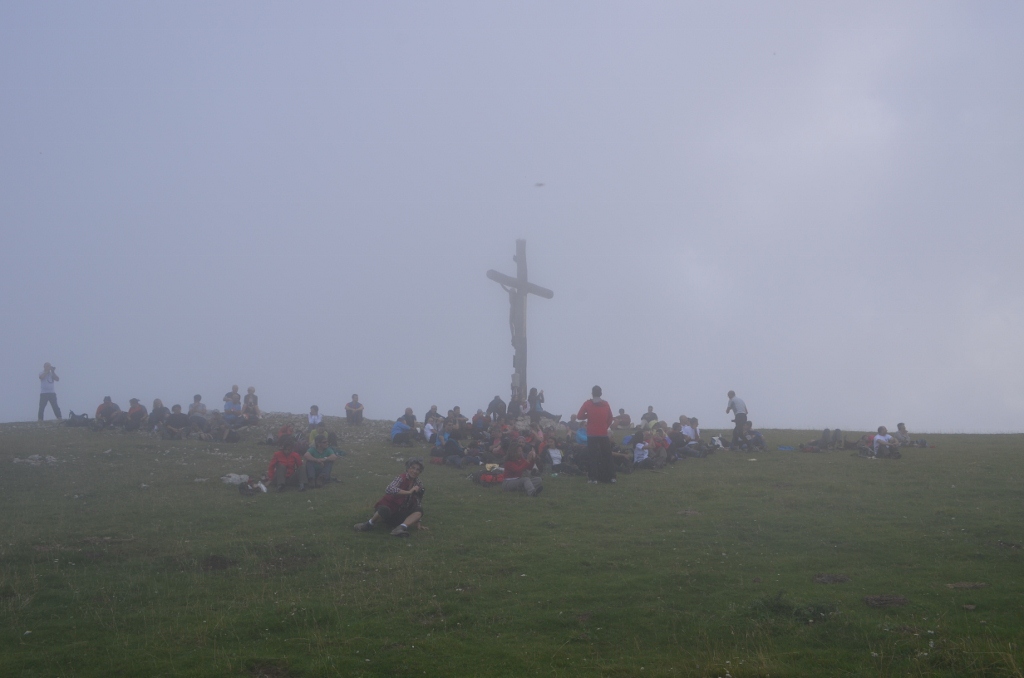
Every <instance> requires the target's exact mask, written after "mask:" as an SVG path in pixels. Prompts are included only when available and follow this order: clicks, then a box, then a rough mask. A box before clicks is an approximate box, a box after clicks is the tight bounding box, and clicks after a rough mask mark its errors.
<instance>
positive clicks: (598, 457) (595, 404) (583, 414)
mask: <svg viewBox="0 0 1024 678" xmlns="http://www.w3.org/2000/svg"><path fill="white" fill-rule="evenodd" d="M590 393H591V395H592V396H593V397H592V398H591V399H590V400H588V401H586V402H585V403H583V406H582V407H580V411H579V413H578V414H577V415H576V417H577V418H578V419H579V420H580V421H585V422H587V456H588V457H589V459H588V462H589V463H588V464H587V467H588V470H589V477H590V482H591V483H598V482H601V483H614V482H615V465H614V463H613V460H612V442H611V440H610V439H609V438H608V428H609V427H610V426H611V425H612V408H611V406H610V405H609V404H608V403H607V402H606V401H604V400H602V399H601V387H600V386H595V387H594V388H592V389H591V391H590Z"/></svg>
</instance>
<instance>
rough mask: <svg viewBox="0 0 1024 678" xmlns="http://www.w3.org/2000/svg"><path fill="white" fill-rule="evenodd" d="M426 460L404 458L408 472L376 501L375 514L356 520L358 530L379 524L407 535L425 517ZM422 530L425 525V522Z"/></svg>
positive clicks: (397, 534)
mask: <svg viewBox="0 0 1024 678" xmlns="http://www.w3.org/2000/svg"><path fill="white" fill-rule="evenodd" d="M421 473H423V462H422V461H421V460H419V459H410V460H409V461H407V462H405V473H403V474H402V475H400V476H398V477H397V478H395V479H394V480H392V481H391V484H390V485H388V486H387V488H386V489H385V490H384V496H383V497H381V500H380V501H378V502H377V503H376V504H375V505H374V507H373V508H374V513H373V517H372V518H370V519H369V520H367V521H366V522H365V523H357V524H356V525H355V526H354V527H355V530H356V532H369V531H370V530H372V529H373V528H374V527H376V526H377V525H380V524H383V525H384V526H385V527H390V528H393V529H392V530H391V534H392V536H395V537H408V536H409V528H410V527H413V526H414V525H416V524H417V523H419V521H420V519H421V518H422V517H423V492H424V487H423V483H421V482H420V479H419V478H420V474H421ZM419 528H420V529H421V530H424V529H426V528H425V527H423V526H422V525H420V526H419Z"/></svg>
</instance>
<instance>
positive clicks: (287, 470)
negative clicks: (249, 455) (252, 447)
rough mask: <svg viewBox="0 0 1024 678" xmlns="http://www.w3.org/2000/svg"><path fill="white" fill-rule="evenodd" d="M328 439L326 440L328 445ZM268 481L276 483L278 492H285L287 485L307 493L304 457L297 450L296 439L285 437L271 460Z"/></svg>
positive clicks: (268, 468)
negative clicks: (303, 468)
mask: <svg viewBox="0 0 1024 678" xmlns="http://www.w3.org/2000/svg"><path fill="white" fill-rule="evenodd" d="M326 441H327V439H326V438H324V442H325V443H326ZM267 479H268V480H270V481H271V482H273V483H274V485H275V486H276V487H277V491H278V492H284V488H285V485H298V486H299V492H305V491H306V478H305V474H304V473H303V472H302V457H301V456H299V453H298V451H297V450H296V449H295V438H294V437H292V436H284V437H283V438H282V439H281V442H280V447H279V449H278V450H277V451H276V452H274V456H273V457H271V458H270V465H269V466H268V467H267Z"/></svg>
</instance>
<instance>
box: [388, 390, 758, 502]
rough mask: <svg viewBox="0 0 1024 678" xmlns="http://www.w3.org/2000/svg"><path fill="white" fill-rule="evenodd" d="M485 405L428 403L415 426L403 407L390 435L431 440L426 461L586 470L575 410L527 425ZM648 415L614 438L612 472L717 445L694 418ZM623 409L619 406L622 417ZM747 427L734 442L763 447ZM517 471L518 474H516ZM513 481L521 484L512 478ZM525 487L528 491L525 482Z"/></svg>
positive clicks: (399, 441)
mask: <svg viewBox="0 0 1024 678" xmlns="http://www.w3.org/2000/svg"><path fill="white" fill-rule="evenodd" d="M495 399H496V400H499V398H497V397H496V398H495ZM488 410H489V412H485V411H483V410H477V412H476V414H475V415H473V417H472V418H469V417H466V416H465V415H463V414H462V412H461V409H460V408H459V407H457V406H456V407H454V408H452V409H451V410H449V411H448V413H447V415H442V414H441V413H440V412H439V411H438V410H437V406H432V407H431V408H430V411H429V412H427V415H426V420H425V423H424V424H423V425H420V424H419V423H418V422H417V420H416V415H415V414H414V413H413V411H412V408H406V410H405V413H404V414H403V415H402V416H400V417H399V418H398V419H397V420H396V421H395V423H394V425H393V426H392V428H391V440H392V442H393V443H394V444H396V445H412V444H414V443H415V442H419V443H427V444H429V445H430V446H431V452H430V455H431V461H433V462H434V463H438V464H448V465H451V466H456V467H458V468H463V467H465V466H467V465H469V466H476V465H488V466H490V465H494V466H497V467H499V468H505V470H506V473H507V471H508V466H507V463H508V461H509V460H510V459H512V458H513V457H514V456H516V454H518V455H520V456H521V458H522V459H524V460H525V459H528V460H529V462H530V463H529V468H530V469H532V470H533V471H535V472H536V473H538V474H539V472H540V471H542V470H543V469H544V468H546V467H550V469H551V471H552V472H554V473H559V472H561V473H567V474H580V475H582V474H588V475H589V465H590V464H589V457H588V449H587V432H586V427H584V426H583V425H582V424H581V422H580V421H578V419H577V415H572V416H571V417H570V419H569V421H568V422H561V421H560V419H561V418H560V417H558V418H557V419H555V418H554V417H548V418H549V419H553V420H554V422H555V423H554V425H552V424H550V423H549V424H545V425H543V426H542V425H541V419H543V417H537V418H531V421H530V422H529V423H528V424H527V423H525V422H523V421H521V420H520V418H519V417H518V416H517V415H516V414H515V413H514V412H513V413H512V414H508V411H507V410H505V413H504V414H502V412H501V411H500V410H499V409H498V408H496V407H494V401H492V403H491V406H489V407H488ZM649 414H651V415H653V416H651V417H649V416H648V415H645V417H644V419H643V420H642V421H643V423H642V424H641V425H639V426H637V427H636V428H635V429H634V430H632V431H631V432H630V433H629V434H628V435H627V436H626V437H625V438H624V439H623V441H622V444H621V445H620V444H616V443H615V442H614V441H612V459H613V463H614V465H615V469H616V470H617V471H622V472H626V473H628V472H630V471H632V470H633V469H634V468H641V469H659V468H663V467H664V466H665V465H666V464H668V463H671V462H674V461H678V460H680V459H684V458H687V457H705V456H707V455H708V454H711V453H712V452H713V451H714V450H715V449H716V448H717V447H719V446H720V445H721V443H720V442H712V441H711V440H705V439H704V438H703V437H702V435H701V431H700V425H699V422H698V420H697V419H696V418H690V417H686V416H685V415H684V416H681V417H679V421H677V422H675V423H673V424H672V426H671V427H670V426H668V425H667V424H666V423H665V422H663V421H660V420H659V419H658V418H657V415H656V414H653V408H649ZM623 415H625V413H624V412H623V411H622V410H620V415H619V421H620V422H621V421H622V420H623ZM628 416H629V415H625V417H626V418H628ZM746 431H747V435H746V436H745V437H744V439H743V440H742V441H738V444H739V445H740V448H741V449H763V448H764V445H765V443H764V437H763V436H762V435H761V434H760V432H758V431H755V430H753V428H752V426H748V428H747V429H746ZM513 463H514V464H515V465H518V464H519V461H518V460H515V461H514V462H513ZM513 473H517V471H513ZM482 475H483V477H484V479H485V480H488V481H492V482H493V481H494V479H493V478H490V477H489V475H490V474H488V473H487V472H484V473H483V474H482ZM521 475H522V474H520V473H517V475H516V476H515V479H517V480H518V479H519V478H520V476H521ZM502 480H503V479H502ZM519 485H522V483H517V486H519ZM523 489H526V490H527V493H528V494H532V492H531V491H530V490H529V488H523Z"/></svg>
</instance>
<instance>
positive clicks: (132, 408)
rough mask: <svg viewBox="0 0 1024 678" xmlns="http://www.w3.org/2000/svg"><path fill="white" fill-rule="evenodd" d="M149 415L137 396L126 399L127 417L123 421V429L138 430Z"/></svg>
mask: <svg viewBox="0 0 1024 678" xmlns="http://www.w3.org/2000/svg"><path fill="white" fill-rule="evenodd" d="M148 416H149V412H148V411H147V410H146V406H145V405H143V404H142V403H140V402H139V399H138V398H132V399H131V400H129V401H128V418H127V419H125V421H124V430H125V431H138V430H139V429H140V428H142V424H143V423H144V422H145V421H146V418H147V417H148Z"/></svg>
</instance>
